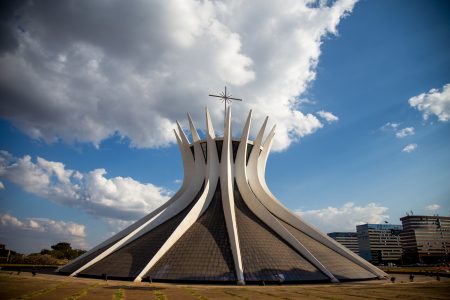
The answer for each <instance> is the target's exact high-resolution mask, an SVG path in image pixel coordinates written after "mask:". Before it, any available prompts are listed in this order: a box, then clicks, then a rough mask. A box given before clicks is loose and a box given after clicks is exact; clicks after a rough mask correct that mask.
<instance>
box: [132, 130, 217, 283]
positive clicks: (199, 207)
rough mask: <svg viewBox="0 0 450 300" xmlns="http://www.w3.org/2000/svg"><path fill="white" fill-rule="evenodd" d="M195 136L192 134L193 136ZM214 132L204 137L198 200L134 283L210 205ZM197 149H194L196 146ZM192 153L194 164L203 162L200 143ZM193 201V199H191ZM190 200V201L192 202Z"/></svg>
mask: <svg viewBox="0 0 450 300" xmlns="http://www.w3.org/2000/svg"><path fill="white" fill-rule="evenodd" d="M194 135H195V134H194V133H193V136H194ZM213 137H214V132H213V128H212V126H210V127H208V134H207V137H206V142H207V152H208V153H207V155H208V162H207V164H206V169H205V168H204V169H203V174H205V175H204V177H203V178H205V188H204V190H203V193H202V194H201V196H200V198H199V199H198V200H197V202H196V203H195V204H194V206H193V207H192V208H191V210H190V211H189V212H188V214H187V215H186V217H184V219H183V221H181V223H180V224H179V225H178V226H177V228H176V229H175V231H174V232H173V233H172V234H171V235H170V236H169V238H168V239H167V240H166V242H165V243H164V244H163V245H162V246H161V248H160V249H159V250H158V251H157V252H156V254H155V255H154V256H153V257H152V258H151V260H150V261H149V262H148V264H147V265H146V266H145V268H144V269H143V270H142V271H141V272H140V273H139V275H138V276H137V277H136V278H135V280H134V281H135V282H140V281H142V277H143V276H145V274H147V272H148V271H149V270H150V269H151V268H152V267H153V266H154V265H155V264H156V263H157V262H158V261H159V260H160V259H161V258H162V257H163V256H164V254H166V253H167V252H168V251H169V250H170V248H172V246H173V245H174V244H175V243H176V242H177V241H178V240H179V238H181V236H182V235H183V234H185V233H186V232H187V231H188V230H189V228H190V227H191V226H192V225H193V224H194V223H195V222H196V221H197V220H198V218H199V217H200V216H201V215H202V214H203V213H204V212H205V211H206V209H207V208H208V206H209V204H210V203H211V200H212V198H213V197H214V193H215V191H216V186H217V183H218V180H219V159H218V156H217V148H216V144H215V140H214V138H213ZM197 145H198V147H195V146H197ZM194 152H195V158H196V159H195V164H197V163H200V161H201V162H203V164H204V159H203V151H202V149H201V147H200V141H197V142H196V143H194ZM199 153H200V154H201V157H202V158H201V159H199V155H200V154H199ZM192 199H193V198H192ZM192 199H191V200H192Z"/></svg>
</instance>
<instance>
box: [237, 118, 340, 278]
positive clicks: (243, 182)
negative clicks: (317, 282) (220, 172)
mask: <svg viewBox="0 0 450 300" xmlns="http://www.w3.org/2000/svg"><path fill="white" fill-rule="evenodd" d="M250 119H251V112H250V114H249V116H248V119H247V122H248V124H247V123H246V128H244V130H243V132H242V136H241V141H240V144H239V148H238V153H237V155H236V163H235V170H236V182H237V185H238V188H239V191H240V192H241V195H242V199H243V200H244V202H245V204H246V205H247V207H248V208H249V209H250V210H251V211H252V212H253V213H254V214H255V215H256V216H257V217H258V218H259V219H260V220H261V221H263V222H264V223H265V224H266V225H268V226H269V227H270V228H271V229H272V230H273V231H275V232H276V233H277V234H278V235H279V236H280V237H281V238H282V239H284V240H285V241H286V242H287V243H288V244H290V245H291V246H292V247H293V248H294V249H295V250H297V251H298V252H299V253H300V254H301V255H302V256H303V257H304V258H306V259H307V260H308V261H309V262H310V263H311V264H312V265H314V266H315V267H316V268H317V269H319V270H320V271H321V272H322V273H324V274H325V275H326V276H327V277H328V278H330V281H331V282H339V281H338V280H337V279H336V278H335V277H334V275H333V274H332V273H331V272H330V271H328V270H327V268H325V266H324V265H322V264H321V263H320V262H319V260H318V259H317V258H316V257H314V255H313V254H312V253H311V252H309V250H308V249H306V248H305V247H304V246H303V245H302V243H300V242H299V241H298V240H297V239H296V238H295V237H294V236H293V235H292V234H291V233H290V232H289V231H288V230H287V229H286V228H285V227H284V226H283V225H282V224H281V223H280V222H279V221H278V220H277V219H276V218H275V217H274V216H273V215H272V214H271V213H270V212H269V211H268V210H267V209H266V208H265V207H264V206H263V205H262V204H261V203H260V202H259V201H258V200H257V199H256V198H255V195H254V194H253V192H252V189H251V188H250V186H249V184H248V181H249V180H248V178H247V166H246V157H247V142H248V136H249V129H250ZM266 123H267V118H266V120H265V121H264V124H263V126H262V128H261V130H260V132H259V134H258V136H257V138H256V140H255V142H254V145H253V150H252V154H253V153H256V155H258V154H259V153H258V152H259V151H258V149H260V145H261V140H262V136H263V134H264V128H265V126H266ZM247 125H248V126H247ZM251 156H252V155H250V159H249V163H250V160H251Z"/></svg>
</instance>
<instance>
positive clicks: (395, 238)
mask: <svg viewBox="0 0 450 300" xmlns="http://www.w3.org/2000/svg"><path fill="white" fill-rule="evenodd" d="M401 231H402V225H392V224H363V225H358V226H356V232H357V235H358V246H359V255H360V256H361V257H363V258H364V259H366V260H368V261H370V262H371V263H373V264H378V265H379V264H388V263H398V262H400V261H401V257H402V246H401V241H400V232H401Z"/></svg>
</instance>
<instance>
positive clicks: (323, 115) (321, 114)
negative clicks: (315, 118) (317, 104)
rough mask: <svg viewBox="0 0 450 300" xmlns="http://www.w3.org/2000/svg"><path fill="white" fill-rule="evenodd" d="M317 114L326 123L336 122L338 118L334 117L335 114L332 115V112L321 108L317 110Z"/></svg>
mask: <svg viewBox="0 0 450 300" xmlns="http://www.w3.org/2000/svg"><path fill="white" fill-rule="evenodd" d="M317 114H318V115H319V117H321V118H322V119H325V120H326V121H327V122H328V123H331V122H336V121H337V120H339V118H338V117H336V116H335V115H333V114H332V113H330V112H328V111H323V110H321V111H318V112H317Z"/></svg>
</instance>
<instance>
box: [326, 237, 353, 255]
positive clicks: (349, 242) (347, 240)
mask: <svg viewBox="0 0 450 300" xmlns="http://www.w3.org/2000/svg"><path fill="white" fill-rule="evenodd" d="M328 236H329V237H331V238H333V239H334V240H336V241H337V242H338V243H339V244H341V245H343V246H345V247H347V248H348V249H349V250H351V251H353V252H354V253H356V254H359V247H358V235H357V234H356V232H331V233H328Z"/></svg>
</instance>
